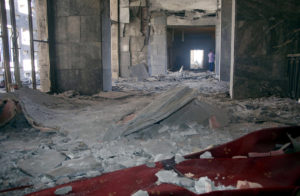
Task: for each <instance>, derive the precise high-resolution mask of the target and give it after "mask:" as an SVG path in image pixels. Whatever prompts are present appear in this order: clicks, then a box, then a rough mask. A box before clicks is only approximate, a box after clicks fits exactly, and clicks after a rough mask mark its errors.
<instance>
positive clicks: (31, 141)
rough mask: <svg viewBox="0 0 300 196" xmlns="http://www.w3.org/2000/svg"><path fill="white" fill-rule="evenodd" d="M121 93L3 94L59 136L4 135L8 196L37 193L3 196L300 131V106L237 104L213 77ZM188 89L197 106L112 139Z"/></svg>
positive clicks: (16, 123)
mask: <svg viewBox="0 0 300 196" xmlns="http://www.w3.org/2000/svg"><path fill="white" fill-rule="evenodd" d="M113 85H114V86H113V90H114V91H113V92H108V93H100V94H97V95H93V96H81V95H79V94H78V93H76V92H71V91H70V92H66V93H64V94H60V95H48V94H44V93H40V92H38V91H33V90H30V89H20V90H18V91H16V92H14V93H12V94H5V93H3V94H0V98H1V99H4V98H9V97H10V98H15V99H17V100H18V101H19V102H20V103H21V105H22V107H23V111H24V112H26V114H27V115H29V116H30V117H31V118H32V119H34V120H35V121H36V122H37V123H39V124H40V125H42V126H44V127H50V128H51V129H52V130H51V131H40V130H37V129H35V128H32V127H31V126H30V125H29V124H28V123H27V122H26V119H25V118H24V116H18V117H17V118H15V119H14V120H13V121H12V122H11V123H10V124H8V125H6V126H5V127H2V128H1V131H0V168H1V169H0V187H1V188H0V191H1V190H5V189H10V188H15V187H20V186H26V185H32V187H30V188H27V189H24V190H20V191H14V192H9V193H3V195H23V194H24V193H29V192H33V191H37V190H40V189H44V188H47V187H53V186H55V185H59V184H63V183H67V182H70V181H74V180H77V179H82V178H89V177H93V176H98V175H101V174H103V173H106V172H110V171H115V170H119V169H123V168H127V167H132V166H136V165H141V164H151V163H152V162H155V161H159V160H164V159H168V158H171V157H173V156H175V155H177V156H182V155H185V154H190V153H193V152H196V151H199V150H201V149H204V148H206V147H208V146H211V145H218V144H222V143H225V142H228V141H230V140H232V139H235V138H237V137H240V136H242V135H244V134H246V133H249V132H251V131H253V130H257V129H260V128H266V127H277V126H287V125H299V124H300V104H299V103H297V102H296V101H295V100H291V99H286V98H277V97H268V98H260V99H247V100H239V101H237V100H231V99H230V97H229V94H228V90H229V89H228V88H229V87H228V84H227V83H225V82H219V81H218V80H217V79H216V78H215V76H214V75H213V74H212V73H210V72H200V73H193V72H182V73H179V72H176V73H170V74H168V75H167V76H161V77H151V78H148V79H146V80H144V81H137V80H134V79H126V80H125V79H119V80H117V81H114V82H113ZM182 86H187V87H189V88H192V89H193V92H195V94H194V95H193V96H195V97H194V98H193V99H191V100H193V101H189V102H187V104H186V105H184V107H181V108H177V109H176V111H175V109H174V108H176V104H173V105H172V107H170V108H169V107H167V109H170V110H172V109H174V112H173V113H171V114H168V116H167V117H163V118H161V119H159V118H158V120H157V121H153V122H155V123H153V124H151V125H147V127H144V128H141V129H140V130H137V131H136V132H134V133H132V134H129V135H127V136H125V135H122V134H120V135H119V136H120V137H114V138H113V139H107V137H106V136H107V135H111V133H122V132H120V130H121V129H122V128H123V127H124V126H125V127H126V124H127V125H128V123H129V124H130V122H132V120H134V119H135V118H138V117H140V116H143V113H142V112H144V113H147V111H145V108H146V109H147V107H149V104H153V103H154V104H155V103H156V102H155V101H160V100H164V99H161V96H162V95H164V94H165V93H167V91H168V92H169V90H172V89H176V88H177V87H182ZM171 92H172V91H171ZM184 92H185V91H184ZM169 94H170V93H169ZM169 94H167V95H168V96H169ZM168 96H166V98H168ZM174 96H175V95H174ZM166 98H165V99H166ZM187 98H188V97H187ZM170 100H171V101H173V102H172V103H176V97H175V98H173V97H172V96H171V95H170ZM170 100H169V101H170ZM174 100H175V102H174ZM150 106H151V105H150ZM143 109H144V110H143ZM167 112H168V111H165V113H163V115H165V114H167ZM148 115H149V116H147V115H146V116H145V117H144V119H147V118H148V119H149V120H153V119H152V116H151V115H155V111H153V112H152V113H149V114H148ZM214 119H215V120H214ZM136 123H139V122H136ZM128 127H130V126H127V127H126V128H128ZM141 127H143V126H141ZM127 131H128V130H127Z"/></svg>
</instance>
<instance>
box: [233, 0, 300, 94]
mask: <svg viewBox="0 0 300 196" xmlns="http://www.w3.org/2000/svg"><path fill="white" fill-rule="evenodd" d="M299 10H300V1H298V0H285V1H281V0H264V1H260V0H247V1H244V0H236V17H235V40H234V42H235V44H234V51H235V52H234V59H235V61H234V75H233V88H232V89H233V92H232V96H233V98H248V97H262V96H269V95H280V96H286V93H287V92H286V90H287V84H288V82H287V75H286V73H287V59H286V55H287V54H288V53H290V52H293V48H294V47H295V40H296V36H297V35H298V34H297V31H299V28H300V24H299V21H300V15H299Z"/></svg>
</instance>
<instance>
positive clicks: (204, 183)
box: [195, 177, 236, 194]
mask: <svg viewBox="0 0 300 196" xmlns="http://www.w3.org/2000/svg"><path fill="white" fill-rule="evenodd" d="M234 189H236V187H233V186H224V185H217V186H216V185H215V183H214V182H213V181H211V180H210V179H209V178H208V177H201V178H199V180H198V181H197V182H196V183H195V190H196V192H195V193H197V194H203V193H209V192H212V191H217V190H218V191H220V190H234Z"/></svg>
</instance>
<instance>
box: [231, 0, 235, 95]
mask: <svg viewBox="0 0 300 196" xmlns="http://www.w3.org/2000/svg"><path fill="white" fill-rule="evenodd" d="M235 3H236V0H232V11H231V17H232V18H231V21H232V24H231V53H230V96H231V98H234V96H233V95H234V89H233V83H234V63H235V62H234V56H235V53H234V52H235V51H234V46H235V13H236V11H235V8H236V7H235Z"/></svg>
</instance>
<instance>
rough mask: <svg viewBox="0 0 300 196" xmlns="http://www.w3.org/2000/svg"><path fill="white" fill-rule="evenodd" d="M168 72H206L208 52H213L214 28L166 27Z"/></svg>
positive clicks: (214, 43)
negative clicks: (182, 70)
mask: <svg viewBox="0 0 300 196" xmlns="http://www.w3.org/2000/svg"><path fill="white" fill-rule="evenodd" d="M167 36H168V70H169V71H178V70H179V69H180V68H181V67H183V69H184V70H198V71H205V70H208V53H209V50H213V51H215V45H216V42H215V26H205V27H168V35H167Z"/></svg>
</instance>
